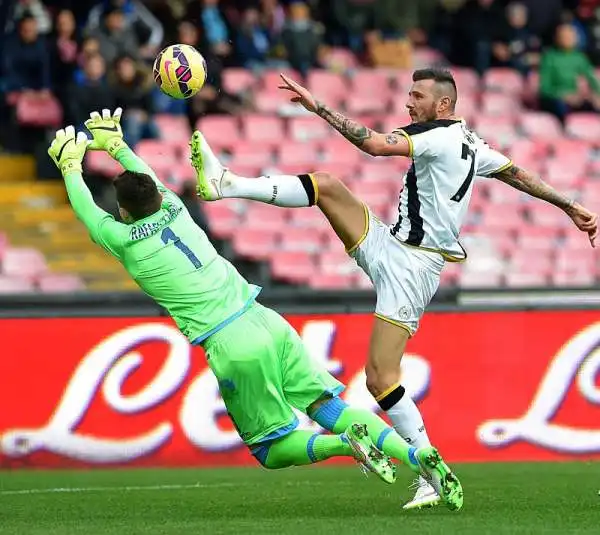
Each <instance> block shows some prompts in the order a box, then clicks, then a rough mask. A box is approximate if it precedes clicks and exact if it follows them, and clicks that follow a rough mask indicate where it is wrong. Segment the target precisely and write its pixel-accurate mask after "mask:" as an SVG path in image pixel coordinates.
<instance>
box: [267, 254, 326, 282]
mask: <svg viewBox="0 0 600 535" xmlns="http://www.w3.org/2000/svg"><path fill="white" fill-rule="evenodd" d="M315 272H316V268H315V263H314V260H313V257H312V255H310V254H309V253H306V252H301V251H297V252H286V251H281V252H279V253H277V254H276V255H275V256H273V257H272V259H271V273H272V274H273V277H274V278H276V279H281V280H286V281H289V282H295V283H307V282H308V281H309V280H310V277H311V276H312V275H313V274H314V273H315Z"/></svg>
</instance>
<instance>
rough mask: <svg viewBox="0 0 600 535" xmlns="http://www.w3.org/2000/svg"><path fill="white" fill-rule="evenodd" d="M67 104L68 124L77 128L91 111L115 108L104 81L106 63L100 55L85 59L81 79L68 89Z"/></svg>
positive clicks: (110, 92)
mask: <svg viewBox="0 0 600 535" xmlns="http://www.w3.org/2000/svg"><path fill="white" fill-rule="evenodd" d="M68 102H69V105H68V109H67V113H68V119H69V123H71V124H75V125H77V126H78V128H82V127H83V123H84V122H85V121H86V120H87V118H88V117H89V115H90V113H91V112H92V111H95V110H102V109H104V108H108V109H113V108H114V107H115V98H114V95H113V92H112V91H111V89H110V87H109V86H108V83H107V81H106V62H105V61H104V58H103V57H102V56H101V55H100V54H92V55H90V56H87V57H86V58H85V63H84V65H83V73H82V75H81V77H80V78H79V80H76V81H75V82H74V83H73V84H72V85H71V87H70V89H69V100H68Z"/></svg>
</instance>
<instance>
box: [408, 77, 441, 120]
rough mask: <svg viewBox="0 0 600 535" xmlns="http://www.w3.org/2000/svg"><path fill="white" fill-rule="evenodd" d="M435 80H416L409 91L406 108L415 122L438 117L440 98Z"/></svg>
mask: <svg viewBox="0 0 600 535" xmlns="http://www.w3.org/2000/svg"><path fill="white" fill-rule="evenodd" d="M434 84H435V82H434V81H433V80H419V81H418V82H414V83H413V85H412V87H411V88H410V91H409V93H408V101H407V102H406V108H407V109H408V113H409V115H410V118H411V119H412V122H413V123H422V122H426V121H433V120H435V119H436V118H437V106H438V99H437V95H436V93H435V91H434Z"/></svg>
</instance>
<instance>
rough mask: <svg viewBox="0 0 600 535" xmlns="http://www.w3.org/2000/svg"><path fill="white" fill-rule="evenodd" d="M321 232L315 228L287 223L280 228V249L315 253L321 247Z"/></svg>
mask: <svg viewBox="0 0 600 535" xmlns="http://www.w3.org/2000/svg"><path fill="white" fill-rule="evenodd" d="M323 234H324V232H323V231H320V230H319V229H316V228H306V227H296V226H291V225H287V226H286V227H285V228H284V229H280V243H281V250H282V251H305V252H309V253H317V252H318V251H320V250H321V249H322V248H323Z"/></svg>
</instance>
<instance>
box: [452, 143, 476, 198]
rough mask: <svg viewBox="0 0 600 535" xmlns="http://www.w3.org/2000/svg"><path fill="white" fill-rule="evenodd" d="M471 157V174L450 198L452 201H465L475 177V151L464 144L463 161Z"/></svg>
mask: <svg viewBox="0 0 600 535" xmlns="http://www.w3.org/2000/svg"><path fill="white" fill-rule="evenodd" d="M469 157H471V168H470V169H469V174H468V175H467V178H465V181H464V182H463V183H462V184H461V186H460V188H458V191H457V192H456V193H455V194H454V195H452V197H450V200H451V201H454V202H460V201H462V200H463V197H464V196H465V194H466V193H467V191H469V186H470V185H471V182H472V181H473V176H474V175H475V151H474V150H473V149H472V148H471V147H469V145H467V144H466V143H463V145H462V155H461V158H462V159H463V160H468V159H469Z"/></svg>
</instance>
